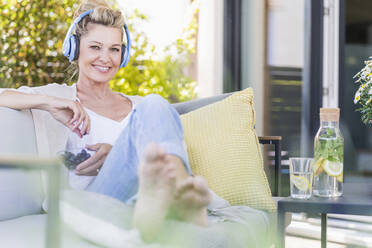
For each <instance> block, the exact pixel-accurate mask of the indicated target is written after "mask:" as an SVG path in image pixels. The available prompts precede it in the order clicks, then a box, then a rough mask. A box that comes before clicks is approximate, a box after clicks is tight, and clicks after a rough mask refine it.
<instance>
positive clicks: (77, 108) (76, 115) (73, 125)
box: [46, 97, 90, 138]
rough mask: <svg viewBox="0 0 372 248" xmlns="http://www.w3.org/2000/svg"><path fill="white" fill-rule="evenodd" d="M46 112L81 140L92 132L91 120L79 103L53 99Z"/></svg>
mask: <svg viewBox="0 0 372 248" xmlns="http://www.w3.org/2000/svg"><path fill="white" fill-rule="evenodd" d="M46 110H47V111H48V112H49V113H50V114H51V115H52V116H53V118H54V119H56V120H58V121H59V122H61V123H62V124H63V125H65V126H66V127H68V128H69V129H71V131H72V132H74V133H76V134H77V135H78V136H79V137H80V138H82V137H83V135H85V134H87V133H89V131H90V119H89V116H88V114H87V113H86V112H85V110H84V108H83V106H82V105H81V104H80V103H79V102H78V101H72V100H67V99H63V98H58V97H53V98H52V100H51V101H50V102H49V103H48V106H47V108H46Z"/></svg>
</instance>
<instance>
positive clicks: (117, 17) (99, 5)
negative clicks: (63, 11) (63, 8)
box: [74, 0, 124, 38]
mask: <svg viewBox="0 0 372 248" xmlns="http://www.w3.org/2000/svg"><path fill="white" fill-rule="evenodd" d="M91 9H92V10H93V12H92V13H90V14H89V15H88V16H86V17H84V18H83V19H82V20H81V21H80V22H79V23H78V24H77V25H76V28H75V35H76V36H77V37H79V38H80V37H81V36H83V35H84V34H86V33H87V32H88V29H87V26H88V23H95V24H102V25H104V26H109V27H115V28H119V29H120V30H121V33H122V36H123V26H124V17H123V15H122V13H121V11H120V10H114V9H112V8H111V7H110V6H109V5H108V4H107V3H106V1H105V0H86V1H82V3H81V4H80V6H79V7H78V9H77V10H76V11H75V14H74V19H75V18H77V17H79V16H80V15H81V14H82V13H84V12H85V11H88V10H91Z"/></svg>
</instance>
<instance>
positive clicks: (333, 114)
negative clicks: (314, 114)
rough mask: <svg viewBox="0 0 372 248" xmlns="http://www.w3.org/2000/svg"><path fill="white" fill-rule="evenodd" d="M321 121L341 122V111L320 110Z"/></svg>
mask: <svg viewBox="0 0 372 248" xmlns="http://www.w3.org/2000/svg"><path fill="white" fill-rule="evenodd" d="M319 117H320V121H337V122H338V121H339V120H340V109H339V108H320V113H319Z"/></svg>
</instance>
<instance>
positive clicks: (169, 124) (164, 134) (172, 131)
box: [87, 94, 191, 204]
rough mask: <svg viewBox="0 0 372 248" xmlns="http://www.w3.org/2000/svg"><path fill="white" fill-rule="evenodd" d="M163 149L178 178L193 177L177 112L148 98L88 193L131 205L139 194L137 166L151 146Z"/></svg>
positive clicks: (136, 110)
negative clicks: (174, 166) (176, 165)
mask: <svg viewBox="0 0 372 248" xmlns="http://www.w3.org/2000/svg"><path fill="white" fill-rule="evenodd" d="M151 143H155V144H158V145H160V146H161V147H162V148H163V149H164V150H165V152H166V153H167V154H170V155H173V156H171V159H173V160H174V162H175V163H177V164H178V165H179V166H178V167H179V168H177V177H178V178H180V179H181V178H186V177H187V175H188V174H189V175H190V174H191V169H190V166H189V162H188V157H187V152H186V149H185V147H184V139H183V129H182V124H181V121H180V119H179V115H178V113H177V111H176V110H175V109H174V108H173V107H172V106H171V105H170V104H169V103H168V102H167V101H166V100H165V99H163V98H162V97H161V96H158V95H153V94H152V95H148V96H146V97H145V98H144V99H143V100H142V101H141V102H140V103H138V104H137V105H136V106H135V108H134V110H133V113H132V114H131V116H130V120H129V123H128V126H127V127H125V129H124V130H123V132H122V133H121V135H120V136H119V138H118V139H117V141H116V143H115V145H114V146H113V148H112V150H111V151H110V153H109V155H108V156H107V158H106V161H105V163H104V164H103V166H102V168H101V170H100V172H99V174H98V175H97V177H96V179H95V180H94V181H93V182H92V184H91V185H89V186H88V189H87V190H89V191H94V192H97V193H101V194H105V195H108V196H111V197H114V198H117V199H119V200H120V201H123V202H125V203H127V204H132V203H133V200H135V199H136V195H137V192H138V165H139V161H140V159H141V158H143V157H144V150H145V147H146V146H147V145H148V144H151Z"/></svg>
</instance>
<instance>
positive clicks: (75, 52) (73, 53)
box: [68, 35, 79, 61]
mask: <svg viewBox="0 0 372 248" xmlns="http://www.w3.org/2000/svg"><path fill="white" fill-rule="evenodd" d="M70 47H71V49H70V54H69V55H68V58H69V60H70V61H74V60H76V59H77V58H78V56H79V39H78V38H77V36H76V35H71V37H70Z"/></svg>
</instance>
